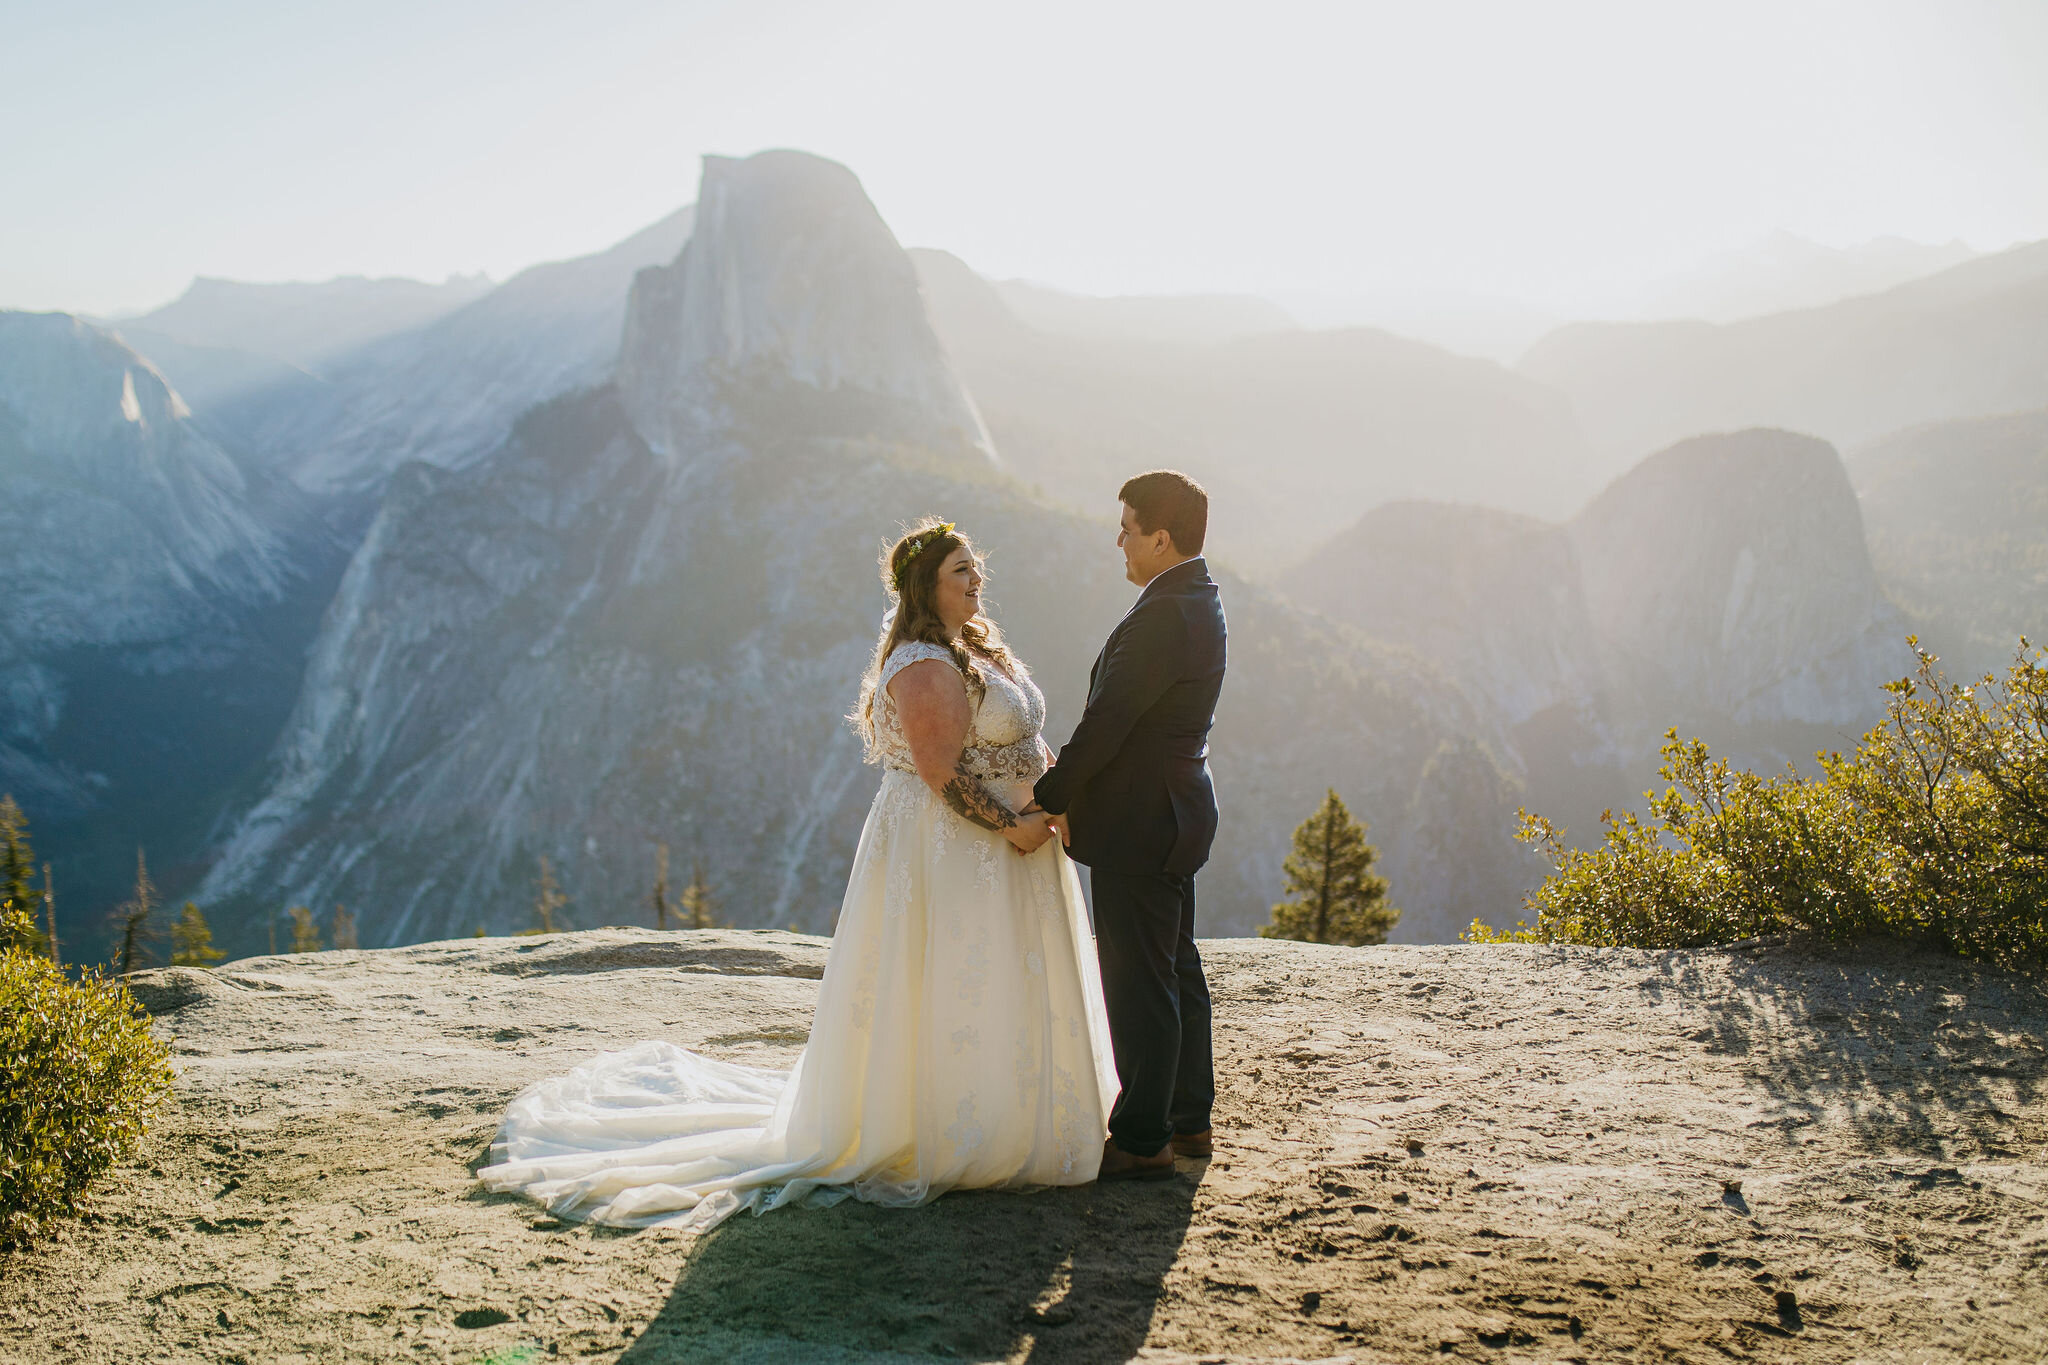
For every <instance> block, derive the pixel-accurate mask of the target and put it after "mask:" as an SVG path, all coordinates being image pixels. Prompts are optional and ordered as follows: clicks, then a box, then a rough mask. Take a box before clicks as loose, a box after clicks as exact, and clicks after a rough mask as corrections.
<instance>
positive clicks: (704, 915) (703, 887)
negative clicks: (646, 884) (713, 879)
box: [676, 858, 718, 929]
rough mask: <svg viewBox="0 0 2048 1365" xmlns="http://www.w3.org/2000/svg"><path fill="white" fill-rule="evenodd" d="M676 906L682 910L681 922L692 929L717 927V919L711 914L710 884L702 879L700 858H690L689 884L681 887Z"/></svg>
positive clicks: (702, 870)
mask: <svg viewBox="0 0 2048 1365" xmlns="http://www.w3.org/2000/svg"><path fill="white" fill-rule="evenodd" d="M676 908H677V909H678V910H680V911H682V915H683V922H684V923H685V924H687V925H689V927H690V928H692V929H715V928H717V927H718V921H717V920H715V919H713V918H712V915H711V911H712V908H713V906H712V900H711V884H710V883H709V882H707V881H705V880H704V860H703V859H702V858H697V859H693V860H691V863H690V884H689V885H688V886H686V887H684V888H683V894H682V895H681V896H680V897H678V898H677V900H676Z"/></svg>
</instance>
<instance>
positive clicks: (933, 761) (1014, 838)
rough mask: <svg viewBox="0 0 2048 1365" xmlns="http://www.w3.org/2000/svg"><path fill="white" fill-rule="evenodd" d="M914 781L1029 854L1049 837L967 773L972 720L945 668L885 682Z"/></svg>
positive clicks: (930, 667) (1038, 821)
mask: <svg viewBox="0 0 2048 1365" xmlns="http://www.w3.org/2000/svg"><path fill="white" fill-rule="evenodd" d="M889 695H890V696H891V697H892V698H894V699H895V702H896V714H897V715H898V716H899V717H901V719H902V721H903V737H904V738H905V739H906V740H908V741H909V742H910V756H911V758H912V760H913V761H915V762H916V764H917V775H918V776H919V777H921V778H923V779H924V783H925V785H926V786H928V787H930V788H931V789H932V791H933V792H934V793H935V794H936V795H937V796H938V798H939V799H940V800H942V801H944V802H945V803H946V805H947V806H948V807H949V808H951V809H952V810H953V811H954V813H956V814H957V815H959V816H960V818H961V819H963V820H968V821H972V822H973V823H974V824H977V825H980V826H981V827H982V828H983V829H986V830H991V831H993V832H995V833H997V834H1000V835H1002V836H1003V837H1004V838H1005V839H1008V840H1009V841H1010V842H1011V843H1012V844H1014V845H1016V847H1017V850H1018V851H1019V852H1021V853H1029V852H1031V851H1032V850H1034V849H1036V848H1037V847H1038V846H1039V845H1040V844H1042V843H1044V842H1045V841H1046V839H1047V838H1049V837H1050V836H1051V830H1050V829H1048V828H1047V825H1046V818H1045V816H1043V815H1039V814H1034V815H1019V814H1018V813H1017V812H1015V811H1013V810H1011V809H1010V807H1009V806H1008V805H1007V804H1006V803H1005V802H1004V801H1003V799H1002V798H1001V797H999V796H997V795H996V794H995V793H994V792H992V791H990V790H989V788H988V784H987V783H985V782H983V781H981V780H980V779H979V778H977V777H975V776H974V775H973V774H972V773H970V772H969V771H968V763H967V752H966V746H967V731H968V728H969V726H970V725H971V724H972V722H973V719H974V711H973V707H972V705H971V704H970V703H969V702H968V700H967V684H966V683H965V682H964V681H963V680H962V679H961V677H960V674H959V673H958V672H957V671H955V670H954V669H953V667H952V666H951V665H949V664H945V663H941V662H940V661H939V660H937V659H923V660H920V661H919V662H917V663H914V664H912V665H910V666H909V667H908V668H905V669H904V670H903V671H902V672H900V673H898V674H897V675H896V676H895V677H894V678H892V679H891V680H890V682H889Z"/></svg>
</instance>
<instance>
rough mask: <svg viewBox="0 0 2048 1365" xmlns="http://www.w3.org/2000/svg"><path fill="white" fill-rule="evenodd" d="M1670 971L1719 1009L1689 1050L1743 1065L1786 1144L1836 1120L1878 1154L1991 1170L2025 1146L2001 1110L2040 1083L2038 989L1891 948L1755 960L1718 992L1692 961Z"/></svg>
mask: <svg viewBox="0 0 2048 1365" xmlns="http://www.w3.org/2000/svg"><path fill="white" fill-rule="evenodd" d="M1665 970H1666V972H1667V973H1668V975H1669V977H1670V983H1671V987H1672V988H1673V989H1675V990H1677V991H1679V992H1680V993H1682V994H1684V995H1688V996H1692V997H1695V998H1699V999H1703V1000H1708V1001H1711V1002H1712V1003H1713V1005H1714V1006H1715V1009H1714V1012H1713V1015H1712V1019H1711V1022H1710V1023H1709V1024H1708V1026H1707V1027H1706V1028H1705V1029H1703V1030H1702V1031H1701V1032H1700V1033H1698V1034H1695V1035H1694V1037H1695V1038H1696V1039H1697V1040H1698V1041H1700V1042H1703V1043H1705V1044H1706V1045H1707V1050H1708V1051H1709V1052H1714V1053H1720V1054H1723V1055H1730V1056H1734V1057H1738V1058H1740V1059H1741V1061H1742V1066H1743V1070H1744V1072H1745V1074H1746V1075H1747V1077H1748V1080H1749V1083H1750V1084H1751V1085H1752V1086H1754V1087H1755V1088H1757V1089H1759V1090H1761V1091H1763V1092H1764V1093H1765V1094H1767V1095H1769V1096H1770V1097H1771V1098H1772V1099H1773V1100H1774V1101H1776V1102H1777V1104H1778V1105H1779V1106H1780V1107H1781V1108H1782V1110H1783V1111H1784V1117H1783V1118H1781V1119H1778V1120H1776V1121H1773V1122H1772V1123H1771V1126H1773V1127H1777V1128H1780V1129H1781V1130H1782V1132H1783V1135H1784V1137H1785V1139H1786V1141H1787V1143H1788V1144H1796V1143H1797V1142H1798V1141H1799V1140H1800V1135H1801V1130H1802V1129H1804V1128H1805V1127H1807V1126H1809V1125H1811V1124H1813V1123H1815V1122H1817V1121H1818V1120H1819V1118H1820V1116H1821V1114H1822V1112H1823V1111H1825V1110H1827V1109H1828V1108H1830V1107H1834V1108H1836V1109H1838V1110H1839V1111H1841V1112H1842V1113H1844V1114H1845V1115H1846V1117H1847V1119H1848V1122H1849V1125H1850V1128H1851V1131H1852V1132H1853V1133H1854V1134H1855V1136H1856V1138H1857V1140H1858V1141H1859V1142H1860V1143H1862V1144H1863V1145H1864V1146H1865V1147H1867V1148H1869V1149H1870V1150H1871V1151H1872V1152H1882V1151H1890V1150H1906V1151H1915V1152H1919V1153H1921V1154H1923V1155H1926V1156H1928V1157H1933V1158H1939V1157H1950V1158H1953V1157H1957V1156H1972V1155H1974V1156H1976V1157H1978V1158H1980V1159H1981V1158H1988V1159H1994V1160H1995V1159H2001V1158H2007V1157H2011V1156H2013V1155H2014V1154H2015V1153H2016V1152H2018V1151H2020V1150H2023V1148H2024V1146H2025V1142H2026V1140H2027V1138H2028V1137H2029V1135H2028V1134H2026V1133H2023V1132H2021V1131H2019V1130H2018V1126H2017V1117H2016V1115H2015V1114H2013V1113H2011V1112H2009V1111H2008V1110H2007V1109H2006V1108H2005V1107H2004V1104H2002V1103H2001V1101H2003V1102H2004V1103H2006V1104H2014V1105H2016V1106H2019V1107H2024V1106H2029V1105H2032V1104H2033V1103H2034V1102H2035V1101H2036V1100H2038V1098H2039V1097H2040V1094H2041V1092H2042V1090H2043V1088H2044V1082H2048V1046H2044V1045H2043V1043H2042V1041H2041V1040H2040V1039H2039V1038H2035V1037H2030V1035H2031V1034H2032V1032H2033V1029H2034V1024H2033V1021H2035V1020H2038V1019H2039V1018H2040V1017H2041V1016H2042V1015H2043V1014H2044V1013H2048V991H2044V990H2043V989H2042V987H2041V986H2040V985H2039V984H2038V983H2036V982H2033V981H2030V980H2028V979H2026V978H2025V977H2022V976H2019V975H2017V974H2015V973H2011V972H2005V971H2001V970H1999V969H1997V968H1995V967H1984V966H1980V965H1978V964H1975V963H1971V962H1966V961H1962V960H1960V959H1957V958H1954V957H1949V956H1947V955H1944V954H1939V953H1935V952H1932V951H1925V950H1919V949H1914V948H1909V947H1905V946H1903V945H1888V944H1866V945H1863V946H1861V947H1859V948H1856V949H1853V950H1834V949H1829V948H1827V947H1824V946H1818V945H1809V946H1806V947H1805V949H1804V951H1800V950H1797V949H1795V950H1793V951H1791V952H1784V953H1766V954H1760V955H1759V956H1757V957H1756V958H1755V959H1754V960H1751V961H1736V962H1732V963H1730V964H1728V967H1727V985H1726V987H1724V986H1722V984H1721V983H1720V982H1719V981H1718V980H1717V979H1714V978H1712V977H1711V976H1710V975H1709V974H1708V973H1706V972H1705V971H1703V969H1702V967H1701V964H1700V962H1699V960H1698V959H1697V958H1696V957H1695V956H1693V955H1691V954H1673V955H1672V957H1671V958H1670V959H1669V960H1668V962H1667V964H1666V967H1665Z"/></svg>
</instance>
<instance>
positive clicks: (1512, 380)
mask: <svg viewBox="0 0 2048 1365" xmlns="http://www.w3.org/2000/svg"><path fill="white" fill-rule="evenodd" d="M912 257H913V259H914V260H916V262H917V264H918V271H919V275H920V277H921V279H922V280H923V283H924V292H925V300H926V304H927V306H928V307H929V309H930V311H931V317H932V323H933V326H934V327H935V328H936V329H937V330H938V333H939V335H940V336H941V337H942V338H943V339H944V340H945V343H946V348H947V350H948V351H949V352H950V353H951V355H952V357H953V360H954V363H955V364H956V365H957V366H958V368H959V370H960V373H961V375H962V377H963V378H964V379H965V380H966V382H967V387H968V389H969V390H970V391H971V392H972V393H973V395H974V399H975V402H976V404H977V405H978V406H979V408H980V410H981V414H982V417H983V418H984V420H985V421H986V422H987V423H988V428H989V430H990V432H991V433H992V434H993V436H994V438H995V441H996V444H997V446H998V447H999V448H1000V449H1001V450H1003V451H1004V453H1005V456H1006V458H1007V459H1008V460H1009V461H1010V463H1011V465H1012V466H1013V467H1014V468H1015V469H1017V470H1018V471H1019V474H1020V477H1023V478H1026V479H1028V480H1030V481H1032V482H1033V483H1035V484H1036V485H1037V486H1038V487H1039V488H1040V490H1041V491H1042V492H1043V493H1044V494H1045V495H1046V496H1048V497H1050V498H1052V499H1053V500H1054V501H1056V502H1059V503H1060V504H1061V505H1063V506H1067V507H1071V508H1074V509H1076V510H1080V511H1084V512H1087V513H1090V514H1093V515H1101V514H1102V509H1103V499H1104V497H1105V496H1106V495H1107V493H1110V492H1113V491H1114V487H1115V484H1116V482H1118V481H1119V480H1118V479H1112V478H1110V476H1109V471H1114V470H1119V469H1131V470H1136V469H1144V468H1148V467H1157V466H1161V465H1166V466H1171V467H1173V468H1178V469H1184V470H1186V471H1187V472H1188V473H1190V474H1192V475H1194V476H1195V477H1196V478H1198V479H1200V480H1202V481H1203V483H1204V484H1205V485H1206V486H1207V487H1208V488H1209V489H1210V490H1211V492H1212V493H1213V494H1214V495H1215V497H1214V501H1215V508H1214V513H1213V517H1212V521H1211V524H1210V536H1211V545H1212V547H1213V553H1214V554H1215V555H1216V556H1217V557H1218V558H1220V559H1222V560H1224V561H1225V562H1228V563H1231V564H1234V565H1237V566H1240V567H1242V568H1244V569H1247V570H1250V571H1255V572H1256V571H1271V570H1274V569H1277V568H1278V567H1280V566H1282V565H1284V564H1288V563H1292V562H1293V561H1294V560H1296V559H1297V558H1299V556H1300V555H1301V554H1303V553H1304V552H1305V551H1306V550H1307V549H1308V548H1309V547H1310V546H1312V545H1314V544H1315V543H1316V542H1318V541H1320V540H1322V539H1324V538H1326V537H1328V536H1330V535H1332V534H1334V533H1335V532H1336V531H1337V530H1339V529H1340V528H1341V527H1343V526H1344V525H1346V524H1348V523H1349V522H1350V521H1352V520H1354V519H1355V518H1356V517H1357V516H1358V514H1359V513H1360V512H1361V511H1363V510H1364V509H1366V508H1368V507H1371V506H1373V505H1375V504H1377V503H1380V502H1385V501H1390V500H1395V499H1401V498H1414V497H1439V498H1461V499H1465V500H1469V501H1483V502H1487V503H1490V504H1492V505H1496V506H1503V507H1507V508H1510V509H1513V510H1520V511H1535V512H1542V513H1545V514H1551V515H1556V514H1561V513H1562V512H1564V511H1566V510H1568V509H1569V508H1570V507H1572V506H1575V505H1576V504H1577V503H1578V502H1579V501H1580V500H1582V499H1583V498H1584V497H1585V496H1586V495H1588V494H1589V493H1591V492H1592V490H1593V488H1594V487H1595V486H1596V485H1595V482H1594V480H1593V478H1592V476H1591V475H1590V473H1589V472H1588V471H1587V469H1586V468H1585V461H1584V459H1583V456H1582V453H1581V448H1580V446H1581V443H1580V439H1579V435H1578V431H1577V428H1576V426H1575V424H1574V422H1573V419H1572V415H1571V411H1570V407H1569V405H1568V404H1567V403H1566V402H1565V401H1564V400H1563V398H1562V397H1561V396H1560V395H1559V394H1557V393H1555V392H1554V391H1551V390H1549V389H1547V388H1545V387H1544V386H1543V385H1541V384H1537V383H1532V382H1530V381H1529V380H1527V379H1525V378H1523V377H1521V376H1519V375H1516V374H1514V373H1513V372H1511V371H1509V370H1506V369H1503V368H1502V367H1501V366H1499V365H1496V364H1494V363H1493V362H1491V361H1484V360H1474V359H1471V358H1469V357H1465V356H1456V355H1452V354H1450V353H1449V352H1446V351H1441V350H1438V349H1437V348H1435V347H1433V346H1428V345H1425V344H1423V343H1421V342H1417V341H1409V340H1406V339H1404V338H1401V337H1396V336H1393V335H1390V334H1388V333H1384V332H1376V331H1371V330H1368V329H1351V330H1345V331H1335V332H1310V331H1303V330H1301V329H1299V328H1292V329H1287V330H1282V331H1272V332H1265V333H1261V334H1258V335H1250V336H1240V337H1237V338H1235V339H1233V340H1229V341H1222V342H1214V343H1210V342H1198V341H1185V342H1167V341H1157V340H1149V339H1144V338H1139V337H1130V336H1115V335H1108V334H1104V333H1097V334H1093V335H1082V334H1076V333H1067V334H1058V333H1053V332H1049V331H1045V330H1043V329H1040V328H1037V327H1033V326H1030V325H1028V324H1026V323H1025V322H1024V321H1023V320H1022V319H1021V318H1019V317H1018V316H1017V315H1016V313H1015V312H1014V311H1013V310H1012V309H1011V308H1010V306H1009V304H1008V303H1007V302H1006V301H1005V299H1004V297H1003V295H1002V292H1001V290H1000V289H998V288H997V287H995V286H993V285H991V284H989V283H988V282H987V281H986V280H983V279H982V278H981V277H980V276H979V275H977V274H975V273H974V272H973V271H972V270H971V269H970V268H968V266H967V265H966V264H965V263H964V262H962V261H960V260H959V259H958V258H956V257H952V256H949V255H947V254H945V253H943V252H932V251H921V252H913V253H912ZM1105 485H1106V487H1105Z"/></svg>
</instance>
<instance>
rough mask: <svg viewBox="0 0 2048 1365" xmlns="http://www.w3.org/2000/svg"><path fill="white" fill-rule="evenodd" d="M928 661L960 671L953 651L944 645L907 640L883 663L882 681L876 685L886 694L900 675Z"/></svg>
mask: <svg viewBox="0 0 2048 1365" xmlns="http://www.w3.org/2000/svg"><path fill="white" fill-rule="evenodd" d="M926 659H937V660H938V661H939V662H940V663H942V664H944V665H945V666H946V667H948V668H950V669H952V670H953V671H954V672H955V673H958V672H959V671H960V664H959V662H958V661H957V660H955V659H954V658H953V651H952V650H950V649H947V648H946V647H945V646H944V645H935V644H932V643H931V642H930V641H928V640H905V641H904V642H903V643H902V644H900V645H898V646H896V648H894V649H892V650H890V651H889V657H888V658H886V659H884V660H883V661H882V676H881V681H879V682H877V683H876V684H875V686H876V688H877V689H878V690H880V691H882V692H885V693H886V692H887V691H888V690H889V684H890V683H891V682H892V681H894V680H895V677H896V675H897V674H898V673H901V672H902V671H903V670H904V669H906V668H908V667H910V666H911V665H912V664H914V663H921V662H923V661H924V660H926Z"/></svg>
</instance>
